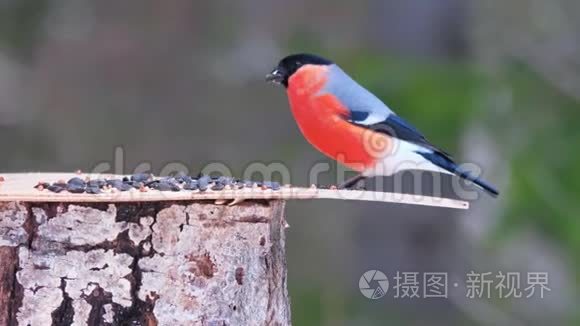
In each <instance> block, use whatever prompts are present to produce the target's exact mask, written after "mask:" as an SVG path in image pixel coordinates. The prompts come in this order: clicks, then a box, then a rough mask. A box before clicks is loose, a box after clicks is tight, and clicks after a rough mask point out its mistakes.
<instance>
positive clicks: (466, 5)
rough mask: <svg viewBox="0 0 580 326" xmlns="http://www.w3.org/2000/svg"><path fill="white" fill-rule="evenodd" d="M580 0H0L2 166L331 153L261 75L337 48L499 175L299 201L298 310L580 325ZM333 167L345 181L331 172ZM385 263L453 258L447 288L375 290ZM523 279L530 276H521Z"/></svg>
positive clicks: (235, 163) (450, 143) (415, 115)
mask: <svg viewBox="0 0 580 326" xmlns="http://www.w3.org/2000/svg"><path fill="white" fill-rule="evenodd" d="M579 15H580V2H578V1H574V0H552V1H544V0H501V1H500V0H487V1H464V0H440V1H429V2H427V1H420V0H401V1H381V0H361V1H316V2H313V1H306V0H297V1H281V0H272V1H267V2H262V1H249V0H248V1H235V2H234V1H224V0H219V1H211V2H209V1H208V2H196V1H177V0H170V1H153V0H142V1H136V0H133V1H111V0H107V1H104V0H101V1H97V0H59V1H49V0H1V1H0V99H1V100H0V151H1V154H0V155H1V159H0V171H3V172H17V171H18V172H21V171H74V170H76V169H82V170H85V171H88V170H91V169H93V168H94V167H95V166H96V165H97V164H98V163H100V162H112V161H113V155H114V149H115V148H116V147H117V146H121V147H122V148H123V149H124V151H125V152H124V153H125V165H124V170H125V172H126V173H129V172H131V171H132V170H133V169H134V168H135V166H137V164H139V163H141V162H148V163H150V164H151V166H152V169H153V171H154V172H156V173H159V172H160V170H161V169H162V167H163V166H164V164H166V163H168V162H174V161H178V162H182V163H183V164H186V165H187V166H188V167H190V168H191V170H192V171H198V170H199V169H201V168H202V167H203V166H204V165H205V164H206V163H208V162H215V161H217V162H223V163H224V164H226V165H227V166H229V167H230V168H231V169H232V170H233V172H234V174H241V173H242V171H243V169H244V167H246V166H247V165H248V164H250V163H251V162H255V161H260V162H265V163H269V162H272V161H281V162H284V163H285V164H286V165H287V166H288V167H289V168H290V169H291V172H292V183H294V184H297V185H300V184H306V183H307V182H308V180H307V177H308V169H309V168H310V167H311V166H312V165H313V164H315V163H316V162H321V161H326V158H325V157H323V156H322V155H321V154H319V153H318V152H316V151H315V150H314V149H312V148H311V147H310V145H309V144H307V143H306V141H305V140H304V139H303V138H302V136H301V135H300V133H299V130H298V128H297V127H296V125H295V124H294V122H293V121H292V117H291V115H290V112H289V110H288V105H287V100H286V97H285V94H284V92H283V91H282V90H280V89H276V88H273V87H271V86H270V85H267V84H266V83H264V82H263V76H264V75H265V74H266V73H267V72H269V70H270V69H271V68H272V67H273V66H274V64H275V63H276V62H277V61H278V60H279V59H280V58H281V57H283V56H284V55H286V54H289V53H295V52H304V51H306V52H314V53H318V54H320V55H323V56H325V57H328V58H331V59H333V60H334V61H336V62H338V63H339V64H340V65H341V66H342V67H343V69H344V70H346V71H348V72H349V73H350V74H351V75H352V76H353V77H354V78H355V79H357V80H358V81H360V82H361V83H362V84H363V85H365V86H366V87H368V88H369V89H370V90H371V91H373V92H375V93H376V94H377V95H378V96H379V97H380V98H382V99H383V100H385V102H386V103H387V104H388V105H389V106H390V107H391V108H393V109H394V110H395V111H397V112H398V113H399V114H400V115H402V116H403V117H405V118H406V119H407V120H409V121H411V122H412V123H414V124H415V125H416V126H417V127H419V129H421V130H423V131H424V133H425V134H426V135H427V136H428V137H429V138H430V139H431V141H432V142H434V143H435V144H439V145H440V146H441V147H442V148H444V149H446V150H447V151H449V152H451V153H453V154H454V156H455V157H456V158H457V159H458V160H459V161H464V162H473V163H477V164H479V165H480V166H482V167H483V168H484V176H485V177H486V178H487V179H488V180H490V181H492V182H493V183H495V184H497V186H498V187H499V188H500V190H501V191H502V195H501V197H500V198H499V199H496V200H494V199H491V198H488V197H484V196H482V197H481V198H480V199H479V200H478V201H476V202H474V203H473V205H472V209H471V210H469V211H467V212H458V211H453V210H447V209H435V208H428V207H413V206H401V205H386V204H374V203H362V202H360V203H359V202H322V201H316V202H291V203H289V204H288V210H287V215H288V219H289V223H290V225H291V228H290V229H289V230H288V233H287V234H288V241H287V250H288V268H289V276H288V277H289V290H290V295H291V298H292V315H293V321H294V324H295V325H386V324H388V325H545V324H548V323H550V324H552V325H578V324H580V313H579V312H578V306H579V305H580V283H579V281H580V216H579V215H580V214H579V213H580V201H579V199H580V169H578V167H579V166H580V151H579V148H580V128H579V127H578V119H579V118H580V20H578V17H579ZM329 182H330V181H329ZM370 269H379V270H382V271H383V272H385V273H386V274H387V276H388V277H389V278H391V277H392V276H393V275H394V274H395V273H396V272H397V271H414V272H420V273H423V272H430V271H434V272H447V273H449V275H450V276H449V277H450V282H451V283H453V282H458V283H459V284H460V286H459V287H458V288H453V287H452V286H450V289H449V298H447V299H395V298H394V297H393V292H392V289H391V290H390V292H388V293H387V295H386V296H385V297H384V298H383V299H380V300H374V301H372V300H368V299H366V298H364V297H363V296H362V295H361V293H360V292H359V289H358V280H359V277H360V276H361V275H362V273H364V272H365V271H367V270H370ZM471 270H474V271H479V272H488V271H490V272H493V273H494V274H495V273H497V272H498V271H504V272H507V271H518V272H522V275H524V274H525V273H527V272H535V271H540V272H547V273H548V274H549V284H548V286H549V288H550V289H551V291H550V292H547V294H546V296H545V297H544V298H543V299H540V298H537V297H536V298H531V299H526V298H521V299H500V298H497V296H495V298H494V296H493V295H492V298H493V299H488V300H478V299H471V298H467V297H466V291H465V290H466V289H465V288H464V287H463V286H461V285H462V284H464V283H465V275H466V273H467V272H469V271H471ZM522 277H523V276H522Z"/></svg>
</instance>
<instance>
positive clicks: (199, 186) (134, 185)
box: [34, 173, 280, 194]
mask: <svg viewBox="0 0 580 326" xmlns="http://www.w3.org/2000/svg"><path fill="white" fill-rule="evenodd" d="M34 188H36V189H38V190H41V191H42V190H45V189H46V190H48V191H51V192H54V193H60V192H63V191H68V192H70V193H74V194H82V193H88V194H100V193H102V192H108V191H121V192H124V191H129V190H131V189H137V190H139V191H141V192H147V191H149V190H159V191H184V190H188V191H196V190H197V191H200V192H204V191H207V190H208V189H210V190H213V191H219V190H224V189H243V188H259V189H263V190H268V189H271V190H280V184H279V183H278V182H273V181H264V182H255V181H251V180H240V179H236V178H232V177H226V176H213V177H212V176H208V175H202V174H200V175H198V176H196V177H192V176H188V175H185V174H177V175H175V176H172V177H155V176H153V175H152V174H149V173H137V174H133V175H131V176H127V177H123V178H122V179H88V178H87V179H82V178H80V177H74V178H72V179H70V180H68V181H64V180H60V181H57V182H55V183H52V184H51V183H48V182H39V183H38V184H37V185H36V186H34Z"/></svg>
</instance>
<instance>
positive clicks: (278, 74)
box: [266, 68, 284, 84]
mask: <svg viewBox="0 0 580 326" xmlns="http://www.w3.org/2000/svg"><path fill="white" fill-rule="evenodd" d="M266 81H267V82H269V83H274V84H282V82H283V81H284V74H283V73H282V71H280V69H278V68H276V69H274V70H272V72H271V73H269V74H267V75H266Z"/></svg>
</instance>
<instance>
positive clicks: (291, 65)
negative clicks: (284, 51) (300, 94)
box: [266, 53, 333, 87]
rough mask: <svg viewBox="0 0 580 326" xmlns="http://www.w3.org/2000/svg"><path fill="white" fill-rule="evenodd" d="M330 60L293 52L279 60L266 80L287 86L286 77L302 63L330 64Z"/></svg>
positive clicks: (302, 64)
mask: <svg viewBox="0 0 580 326" xmlns="http://www.w3.org/2000/svg"><path fill="white" fill-rule="evenodd" d="M331 64H333V62H332V61H330V60H328V59H324V58H322V57H319V56H316V55H313V54H305V53H301V54H293V55H289V56H287V57H285V58H284V59H282V60H280V62H279V63H278V66H276V68H274V70H272V72H271V73H269V74H268V75H267V76H266V81H269V82H272V83H276V84H282V85H284V87H288V79H289V78H290V77H291V76H292V75H293V74H294V73H295V72H296V71H298V69H300V67H302V66H304V65H323V66H326V65H331Z"/></svg>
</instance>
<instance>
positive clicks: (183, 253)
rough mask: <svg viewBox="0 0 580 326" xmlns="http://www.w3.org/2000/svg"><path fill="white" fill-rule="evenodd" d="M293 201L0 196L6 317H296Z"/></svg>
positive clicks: (286, 320)
mask: <svg viewBox="0 0 580 326" xmlns="http://www.w3.org/2000/svg"><path fill="white" fill-rule="evenodd" d="M284 229H285V220H284V201H282V200H248V201H245V202H243V203H241V204H239V205H237V206H223V205H215V204H214V203H213V201H158V202H109V203H80V202H79V203H69V202H0V262H1V263H0V325H32V326H36V325H40V326H45V325H147V326H150V325H289V324H290V305H289V299H288V293H287V289H286V260H285V251H284V250H285V249H284Z"/></svg>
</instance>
